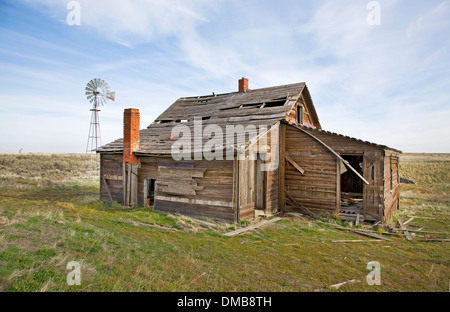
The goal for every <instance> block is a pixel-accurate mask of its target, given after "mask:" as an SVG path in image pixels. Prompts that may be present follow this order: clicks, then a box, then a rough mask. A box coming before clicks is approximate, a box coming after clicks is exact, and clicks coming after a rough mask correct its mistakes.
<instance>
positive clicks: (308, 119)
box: [286, 97, 313, 125]
mask: <svg viewBox="0 0 450 312" xmlns="http://www.w3.org/2000/svg"><path fill="white" fill-rule="evenodd" d="M298 106H301V107H302V112H303V116H302V121H303V122H302V123H303V124H306V125H313V122H312V120H311V117H310V115H309V112H308V108H307V107H306V104H305V102H304V101H303V98H302V97H300V98H299V99H298V100H297V103H296V104H295V105H294V106H293V107H292V109H291V110H290V111H289V114H288V115H287V116H286V120H287V121H293V122H297V120H298V117H297V107H298Z"/></svg>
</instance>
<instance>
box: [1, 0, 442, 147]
mask: <svg viewBox="0 0 450 312" xmlns="http://www.w3.org/2000/svg"><path fill="white" fill-rule="evenodd" d="M369 2H370V1H366V0H327V1H317V0H315V1H298V0H297V1H294V0H293V1H287V0H279V1H261V0H259V1H256V0H246V1H242V0H241V1H234V0H226V1H225V0H218V1H212V0H172V1H163V0H132V1H131V0H130V1H123V0H109V1H106V0H96V1H87V0H79V1H78V3H79V4H80V23H81V25H68V23H67V15H68V14H69V13H70V12H71V10H68V9H67V7H66V6H67V3H69V1H65V0H63V1H60V0H34V1H31V0H30V1H25V0H15V1H8V0H6V1H0V134H1V136H0V143H1V144H0V152H2V153H17V152H18V151H19V149H21V148H23V151H24V152H25V153H27V152H54V153H68V152H75V153H77V152H80V153H82V152H84V151H85V148H86V141H87V136H88V130H89V122H90V113H91V112H90V111H89V109H90V108H91V104H90V103H89V102H88V101H87V99H86V98H85V95H84V88H85V85H86V83H87V82H88V81H89V80H91V79H92V78H96V77H99V78H102V79H104V80H105V81H107V82H108V84H109V85H110V87H111V89H112V90H113V91H115V92H116V101H115V102H109V103H108V104H107V105H106V106H104V107H102V111H101V112H100V123H101V133H102V141H103V143H108V142H110V141H112V140H114V139H116V138H119V137H121V136H122V116H123V109H124V108H128V107H134V108H139V109H140V112H141V128H145V127H146V126H147V125H148V124H150V123H151V122H152V121H153V120H154V119H155V118H156V117H157V116H158V115H159V114H160V113H162V112H163V111H164V110H165V109H166V108H167V107H168V106H169V105H170V104H172V103H173V102H174V101H175V100H176V99H177V98H179V97H183V96H194V95H205V94H211V92H215V93H226V92H232V91H237V80H238V79H239V78H241V77H243V76H245V77H247V78H248V79H249V81H250V88H261V87H268V86H274V85H281V84H287V83H295V82H300V81H305V82H306V83H307V85H308V88H309V89H310V92H311V95H312V97H313V101H314V104H315V106H316V110H317V112H318V115H319V118H320V121H321V124H322V126H323V128H324V129H326V130H329V131H333V132H338V133H342V134H345V135H349V136H353V137H357V138H360V139H364V140H368V141H372V142H375V143H381V144H385V145H388V146H391V147H394V148H398V149H401V150H403V151H404V152H450V139H449V138H450V125H449V124H450V105H449V104H450V40H448V38H449V36H450V1H448V0H445V1H443V0H428V1H425V0H421V1H412V0H403V1H402V0H380V1H377V2H378V3H379V5H380V18H381V19H380V20H381V24H380V25H369V24H368V23H367V16H368V14H370V13H371V12H372V10H370V9H369V10H368V9H367V4H368V3H369Z"/></svg>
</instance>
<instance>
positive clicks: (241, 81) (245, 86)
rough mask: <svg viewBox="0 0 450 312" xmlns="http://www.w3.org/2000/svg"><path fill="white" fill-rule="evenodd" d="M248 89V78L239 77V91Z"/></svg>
mask: <svg viewBox="0 0 450 312" xmlns="http://www.w3.org/2000/svg"><path fill="white" fill-rule="evenodd" d="M247 90H248V79H247V78H244V77H242V79H239V93H242V92H245V91H247Z"/></svg>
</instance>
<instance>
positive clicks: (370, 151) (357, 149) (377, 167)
mask: <svg viewBox="0 0 450 312" xmlns="http://www.w3.org/2000/svg"><path fill="white" fill-rule="evenodd" d="M311 133H312V134H313V135H314V136H315V137H317V138H318V139H319V140H321V141H322V142H324V143H325V144H327V145H328V146H329V147H331V148H332V149H333V150H334V151H336V152H337V153H339V154H341V155H346V154H347V155H350V154H353V155H363V177H364V178H365V179H366V180H367V181H368V182H369V184H368V185H366V184H364V187H363V188H364V192H363V197H364V201H363V214H364V218H365V219H366V220H381V219H383V216H384V209H385V206H384V205H385V200H384V195H385V192H384V189H385V185H384V183H385V177H384V174H385V170H384V167H385V159H384V149H382V148H380V147H378V146H376V145H372V144H368V143H365V142H362V141H357V140H354V139H351V138H348V137H344V136H339V135H333V134H331V133H327V132H318V131H314V132H311Z"/></svg>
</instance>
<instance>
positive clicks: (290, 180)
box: [284, 126, 338, 214]
mask: <svg viewBox="0 0 450 312" xmlns="http://www.w3.org/2000/svg"><path fill="white" fill-rule="evenodd" d="M285 155H287V156H288V157H290V158H291V159H292V160H293V161H294V162H295V163H296V164H297V165H298V166H300V167H301V168H302V169H303V170H304V173H303V174H302V173H301V172H300V171H299V170H298V169H296V168H295V167H294V166H293V165H292V164H290V163H285V166H284V168H285V170H284V188H285V190H286V192H287V193H288V194H289V195H290V196H291V197H293V198H294V200H295V201H296V202H297V203H299V204H300V205H302V206H304V207H306V208H308V209H310V210H312V211H316V212H319V213H329V214H333V213H334V212H335V211H336V210H337V199H338V195H337V187H336V185H337V179H338V178H337V158H336V156H334V155H333V154H332V153H330V152H329V151H328V150H327V149H326V148H325V147H324V146H323V145H322V144H320V143H319V142H317V141H316V140H314V139H313V138H311V137H310V136H308V135H307V134H305V133H303V132H301V131H299V130H298V129H296V128H294V127H291V126H287V127H286V132H285ZM289 201H290V200H289V196H286V202H287V203H288V202H289ZM296 209H298V208H296V207H295V204H292V203H290V204H287V205H286V207H285V210H286V211H290V210H296Z"/></svg>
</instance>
